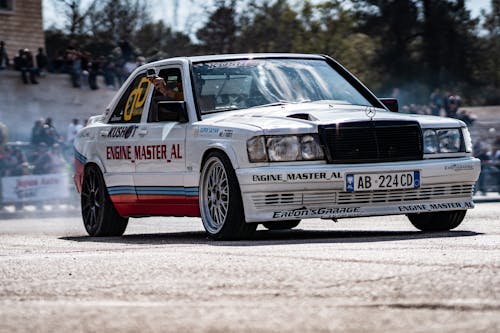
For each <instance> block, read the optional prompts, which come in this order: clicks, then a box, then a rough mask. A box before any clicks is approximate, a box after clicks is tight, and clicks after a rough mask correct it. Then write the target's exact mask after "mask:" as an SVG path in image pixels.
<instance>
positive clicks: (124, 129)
mask: <svg viewBox="0 0 500 333" xmlns="http://www.w3.org/2000/svg"><path fill="white" fill-rule="evenodd" d="M138 127H139V126H137V125H133V126H118V127H112V128H111V129H110V131H109V133H108V138H124V139H128V138H131V137H134V135H135V131H136V130H137V128H138Z"/></svg>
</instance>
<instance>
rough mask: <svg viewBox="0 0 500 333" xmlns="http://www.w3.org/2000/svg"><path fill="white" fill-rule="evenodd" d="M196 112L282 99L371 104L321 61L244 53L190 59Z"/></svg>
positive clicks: (275, 101)
mask: <svg viewBox="0 0 500 333" xmlns="http://www.w3.org/2000/svg"><path fill="white" fill-rule="evenodd" d="M193 74H194V75H193V79H194V85H195V95H196V100H197V103H198V106H199V107H200V110H201V113H202V114H206V113H211V112H220V111H228V110H237V109H245V108H250V107H256V106H266V105H277V104H285V103H305V102H316V101H328V102H329V103H338V104H355V105H371V103H370V102H369V101H368V100H367V99H366V98H365V97H363V95H361V93H360V92H359V91H357V90H356V88H354V87H353V86H352V85H351V84H350V83H349V82H348V81H347V80H346V79H344V78H343V77H342V76H341V75H340V74H339V73H338V72H337V71H336V70H335V69H334V68H332V67H331V66H330V65H329V64H328V63H327V62H326V61H324V60H321V59H318V60H315V59H249V60H233V61H224V62H202V63H196V64H194V65H193Z"/></svg>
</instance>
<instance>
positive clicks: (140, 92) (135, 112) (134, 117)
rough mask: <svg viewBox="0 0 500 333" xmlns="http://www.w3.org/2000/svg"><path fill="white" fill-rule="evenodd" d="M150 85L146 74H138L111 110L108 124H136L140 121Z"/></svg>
mask: <svg viewBox="0 0 500 333" xmlns="http://www.w3.org/2000/svg"><path fill="white" fill-rule="evenodd" d="M150 85H151V83H150V82H149V80H148V78H147V77H146V74H144V73H143V74H139V75H138V76H137V77H136V78H135V79H134V81H132V83H131V84H130V86H129V87H128V88H127V90H126V91H125V93H124V94H123V96H122V97H121V99H120V101H119V102H118V104H117V105H116V107H115V109H114V110H113V114H112V115H111V118H110V120H109V122H110V123H138V122H140V121H141V116H142V112H143V110H144V104H145V103H146V97H147V96H148V91H149V87H150Z"/></svg>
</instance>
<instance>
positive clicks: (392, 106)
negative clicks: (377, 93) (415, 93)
mask: <svg viewBox="0 0 500 333" xmlns="http://www.w3.org/2000/svg"><path fill="white" fill-rule="evenodd" d="M379 100H380V101H381V102H382V104H384V105H385V107H386V108H387V109H389V111H391V112H399V105H398V100H397V98H379Z"/></svg>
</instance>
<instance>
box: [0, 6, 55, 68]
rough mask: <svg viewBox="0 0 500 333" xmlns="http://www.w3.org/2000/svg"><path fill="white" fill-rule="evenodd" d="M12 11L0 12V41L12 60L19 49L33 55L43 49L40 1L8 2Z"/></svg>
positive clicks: (43, 39)
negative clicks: (28, 51) (26, 50)
mask: <svg viewBox="0 0 500 333" xmlns="http://www.w3.org/2000/svg"><path fill="white" fill-rule="evenodd" d="M8 3H11V8H12V10H0V22H1V23H0V40H3V41H4V42H5V44H6V49H7V53H8V55H9V58H10V60H11V62H12V59H13V58H14V56H15V55H17V53H18V50H19V49H24V48H28V49H30V50H31V51H32V52H33V55H35V54H36V53H37V52H36V51H37V49H38V48H39V47H43V48H45V38H44V35H43V22H42V0H9V1H8Z"/></svg>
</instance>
